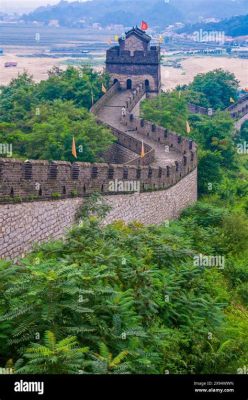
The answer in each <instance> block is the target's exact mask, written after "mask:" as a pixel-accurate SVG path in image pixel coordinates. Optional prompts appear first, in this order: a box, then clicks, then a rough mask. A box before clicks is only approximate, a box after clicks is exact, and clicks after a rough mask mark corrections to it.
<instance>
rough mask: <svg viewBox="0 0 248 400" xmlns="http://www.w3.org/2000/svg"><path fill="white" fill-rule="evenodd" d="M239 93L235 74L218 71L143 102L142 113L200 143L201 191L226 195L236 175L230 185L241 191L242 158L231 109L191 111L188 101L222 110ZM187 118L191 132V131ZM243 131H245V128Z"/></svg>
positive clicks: (197, 77) (147, 117)
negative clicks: (204, 112) (235, 138)
mask: <svg viewBox="0 0 248 400" xmlns="http://www.w3.org/2000/svg"><path fill="white" fill-rule="evenodd" d="M218 85H219V86H218ZM237 92H238V86H237V81H236V79H235V76H234V75H233V74H230V73H229V72H225V71H222V70H216V71H212V72H209V73H207V74H205V75H202V74H200V75H197V76H196V77H195V78H194V81H193V82H192V83H191V84H190V85H189V86H185V87H178V88H177V90H174V91H172V92H166V93H162V94H161V95H160V96H158V97H156V98H154V99H151V100H145V101H144V102H143V103H142V115H143V117H144V118H145V119H148V120H150V121H153V122H155V123H157V124H159V125H161V126H164V127H166V128H169V129H170V130H172V131H175V132H177V133H179V134H181V135H183V136H186V135H189V136H190V137H191V138H192V139H193V140H194V141H196V143H197V144H198V157H199V168H198V172H199V176H198V178H199V193H200V194H210V193H212V194H213V193H217V192H218V193H219V194H220V195H221V196H222V197H223V196H225V193H226V191H225V187H227V186H228V184H229V183H228V182H229V181H230V179H231V180H232V181H233V176H234V174H236V178H237V180H236V182H235V183H234V182H232V184H230V186H231V187H232V188H233V191H234V192H235V191H237V190H238V189H237V187H238V186H239V184H240V181H239V179H240V174H239V170H238V167H237V164H238V162H239V161H238V155H237V151H236V145H235V140H234V133H235V129H234V121H233V119H232V118H231V117H230V114H229V113H228V112H225V111H220V110H217V111H216V112H215V114H214V115H213V116H212V117H209V116H205V115H200V114H190V112H189V110H188V107H187V103H188V101H192V102H193V103H196V104H197V100H199V103H200V105H201V106H210V105H211V106H213V104H215V105H217V104H219V107H217V106H216V107H217V108H220V109H221V108H225V107H226V105H227V104H228V105H229V104H230V97H233V98H234V99H236V98H237ZM218 99H219V100H218ZM221 104H222V106H221ZM175 115H176V118H175ZM187 121H188V123H189V125H190V129H191V132H190V134H188V133H187ZM242 132H245V127H244V128H243V130H242ZM244 134H245V133H241V135H244Z"/></svg>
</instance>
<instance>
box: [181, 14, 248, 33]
mask: <svg viewBox="0 0 248 400" xmlns="http://www.w3.org/2000/svg"><path fill="white" fill-rule="evenodd" d="M199 29H203V30H204V31H218V32H225V34H226V35H227V36H233V37H236V36H245V35H248V15H241V16H238V17H233V18H230V19H225V20H223V21H220V22H218V23H210V24H194V25H186V26H185V27H184V28H182V29H180V30H179V31H178V32H180V33H183V32H185V33H193V32H195V31H199Z"/></svg>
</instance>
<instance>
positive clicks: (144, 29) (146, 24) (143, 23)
mask: <svg viewBox="0 0 248 400" xmlns="http://www.w3.org/2000/svg"><path fill="white" fill-rule="evenodd" d="M141 29H142V31H146V30H147V29H148V23H147V22H145V21H142V22H141Z"/></svg>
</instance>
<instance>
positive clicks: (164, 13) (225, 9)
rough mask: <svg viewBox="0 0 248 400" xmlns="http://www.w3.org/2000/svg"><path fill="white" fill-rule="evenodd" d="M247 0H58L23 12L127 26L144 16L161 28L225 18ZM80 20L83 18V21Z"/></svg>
mask: <svg viewBox="0 0 248 400" xmlns="http://www.w3.org/2000/svg"><path fill="white" fill-rule="evenodd" d="M247 1H248V0H218V1H216V0H208V1H207V2H206V1H205V0H169V1H166V0H135V1H134V0H92V1H87V2H83V3H81V2H78V1H75V2H72V3H68V2H67V1H60V3H58V4H57V5H55V6H46V7H39V8H37V9H36V10H34V11H33V12H31V13H29V14H27V15H24V16H23V17H22V19H24V20H25V21H27V22H30V21H39V22H43V23H48V22H49V21H50V20H53V19H56V20H58V21H59V23H60V25H63V26H79V25H82V23H84V22H85V24H88V23H97V22H98V23H101V25H103V26H106V25H109V24H122V25H124V26H131V25H136V24H139V22H140V21H141V20H142V19H143V20H147V21H148V22H149V23H150V25H151V26H153V27H156V26H157V27H159V28H165V27H166V26H167V25H170V24H173V23H175V22H186V23H187V22H198V21H199V20H200V19H201V18H213V17H214V18H219V19H221V18H226V17H230V16H233V15H242V14H247V13H248V3H247ZM83 21H84V22H83Z"/></svg>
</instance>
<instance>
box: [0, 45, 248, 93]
mask: <svg viewBox="0 0 248 400" xmlns="http://www.w3.org/2000/svg"><path fill="white" fill-rule="evenodd" d="M32 53H33V50H32ZM20 54H21V55H24V54H28V52H27V50H24V49H20V48H19V49H18V48H9V49H8V50H6V53H5V54H4V56H1V57H0V84H2V85H7V84H8V83H9V82H10V81H11V79H13V78H15V77H17V75H18V73H22V72H24V71H25V70H26V71H27V72H28V73H29V74H31V75H33V78H34V80H35V81H36V82H39V81H41V80H44V79H47V77H48V74H47V71H48V70H50V69H51V68H52V67H53V66H54V65H56V66H60V67H61V68H63V69H65V68H66V65H65V64H64V63H65V61H66V58H58V59H54V58H29V57H18V55H20ZM6 61H15V62H17V63H18V65H17V67H15V68H4V63H5V62H6ZM181 64H182V69H181V68H178V69H177V68H171V67H164V66H162V68H161V72H162V83H163V89H172V88H174V87H175V86H177V85H179V84H188V83H189V82H191V81H192V80H193V78H194V76H195V75H197V74H199V73H206V72H208V71H211V70H213V69H216V68H223V69H225V70H228V71H230V72H233V73H234V74H235V75H236V77H237V78H238V80H239V81H240V85H241V87H243V88H244V87H248V60H242V59H237V58H224V57H188V58H187V59H185V60H183V61H181ZM97 69H98V70H99V69H100V68H99V67H97Z"/></svg>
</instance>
